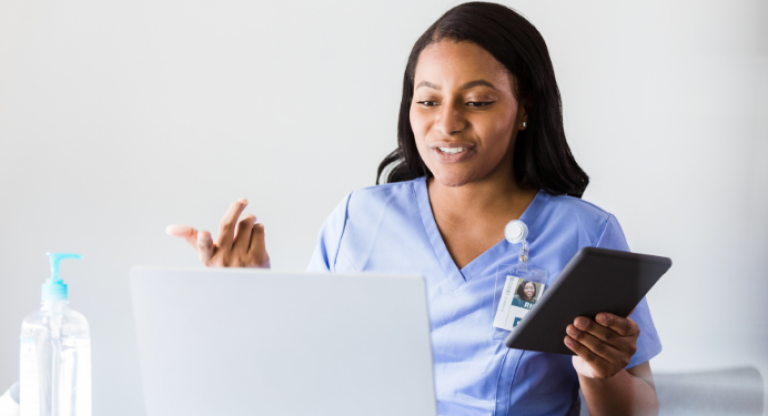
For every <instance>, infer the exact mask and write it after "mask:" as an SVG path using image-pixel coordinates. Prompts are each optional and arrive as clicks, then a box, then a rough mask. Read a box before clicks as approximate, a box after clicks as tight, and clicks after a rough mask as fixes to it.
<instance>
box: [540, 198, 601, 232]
mask: <svg viewBox="0 0 768 416" xmlns="http://www.w3.org/2000/svg"><path fill="white" fill-rule="evenodd" d="M542 194H544V195H545V198H547V203H546V207H545V208H544V211H548V213H549V214H550V215H557V216H558V217H563V219H567V220H580V222H582V223H585V222H586V223H587V224H591V223H596V224H605V222H606V221H607V220H608V219H609V218H610V217H612V216H613V214H611V213H610V212H608V211H606V210H605V209H603V208H601V207H599V206H597V205H595V204H593V203H591V202H588V201H585V200H583V199H581V198H576V197H573V196H569V195H552V194H547V193H544V192H543V191H542Z"/></svg>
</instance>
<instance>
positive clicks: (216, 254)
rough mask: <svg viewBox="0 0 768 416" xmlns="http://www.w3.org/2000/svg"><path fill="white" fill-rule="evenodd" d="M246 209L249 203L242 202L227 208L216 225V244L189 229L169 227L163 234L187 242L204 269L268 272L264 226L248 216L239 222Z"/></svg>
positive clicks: (205, 234)
mask: <svg viewBox="0 0 768 416" xmlns="http://www.w3.org/2000/svg"><path fill="white" fill-rule="evenodd" d="M247 205H248V200H246V199H245V198H242V199H238V200H237V201H235V202H233V203H232V205H230V206H229V209H228V210H227V212H226V214H224V217H223V218H222V219H221V223H220V224H219V235H218V236H217V237H216V242H215V243H214V242H213V239H212V237H211V233H209V232H208V231H198V230H196V229H194V228H192V227H190V226H188V225H179V224H175V225H169V226H168V227H167V228H166V229H165V232H166V234H168V235H171V236H174V237H179V238H183V239H185V240H187V242H188V243H189V244H190V245H191V246H192V248H194V249H195V251H196V252H197V254H198V255H199V256H200V261H201V262H203V264H204V265H206V266H211V267H265V268H269V267H270V264H269V255H268V254H267V248H266V245H265V242H264V226H263V225H261V224H258V223H256V217H255V216H254V215H251V214H248V215H245V216H243V218H242V219H240V214H242V213H243V210H244V209H245V207H246V206H247ZM238 219H239V221H238Z"/></svg>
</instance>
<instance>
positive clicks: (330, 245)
mask: <svg viewBox="0 0 768 416" xmlns="http://www.w3.org/2000/svg"><path fill="white" fill-rule="evenodd" d="M351 195H352V193H349V194H347V196H346V197H345V198H344V199H343V200H342V201H341V202H340V203H339V205H337V206H336V208H334V210H333V212H331V215H329V216H328V218H326V219H325V221H324V222H323V226H322V227H321V228H320V235H319V236H318V238H317V245H316V246H315V251H314V253H312V259H311V260H310V261H309V265H308V266H307V271H308V272H332V271H334V269H335V266H336V256H338V253H339V245H340V244H341V236H342V235H343V234H344V226H345V225H346V223H347V206H348V205H349V198H350V196H351Z"/></svg>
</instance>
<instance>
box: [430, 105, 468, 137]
mask: <svg viewBox="0 0 768 416" xmlns="http://www.w3.org/2000/svg"><path fill="white" fill-rule="evenodd" d="M466 127H467V120H466V119H465V118H464V115H463V114H462V112H461V110H460V109H458V108H456V105H455V104H454V103H451V102H447V103H445V104H443V105H442V107H441V108H440V111H439V112H438V113H437V120H435V129H437V131H439V132H440V133H442V134H444V135H446V136H451V135H454V134H456V133H461V132H462V131H464V129H465V128H466Z"/></svg>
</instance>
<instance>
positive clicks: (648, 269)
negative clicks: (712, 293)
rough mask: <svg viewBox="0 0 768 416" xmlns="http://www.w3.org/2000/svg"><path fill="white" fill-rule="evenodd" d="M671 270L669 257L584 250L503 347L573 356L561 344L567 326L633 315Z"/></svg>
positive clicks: (577, 254) (572, 260) (595, 249)
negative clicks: (600, 315) (609, 315)
mask: <svg viewBox="0 0 768 416" xmlns="http://www.w3.org/2000/svg"><path fill="white" fill-rule="evenodd" d="M671 266H672V260H670V259H668V258H666V257H659V256H651V255H648V254H637V253H627V252H625V251H616V250H608V249H603V248H596V247H585V248H583V249H581V250H580V251H579V252H578V253H576V255H575V256H573V258H572V259H571V261H570V262H568V264H567V265H566V266H565V268H564V269H563V271H562V273H560V276H559V277H558V279H557V281H556V282H555V283H554V284H552V287H550V288H549V289H548V290H547V292H546V293H545V294H544V295H542V297H541V299H540V300H539V301H538V302H537V305H536V307H535V308H533V310H531V312H530V313H528V314H527V315H526V316H525V318H524V319H523V320H522V322H520V324H518V325H517V327H516V328H515V330H514V331H513V332H512V333H511V334H509V336H508V337H507V339H506V340H505V341H504V342H505V344H506V345H507V347H509V348H515V349H521V350H531V351H540V352H551V353H557V354H568V355H575V353H574V352H573V351H571V350H570V349H568V347H567V346H566V345H565V343H564V341H563V340H564V339H565V335H566V334H565V328H566V327H567V326H568V324H570V323H572V322H573V320H574V319H576V317H578V316H586V317H588V318H591V319H595V317H596V316H597V314H598V313H600V312H608V313H612V314H614V315H617V316H622V317H626V316H629V314H630V313H631V312H632V310H633V309H634V308H635V306H637V304H638V303H640V301H641V300H642V299H643V296H645V294H646V293H648V291H649V290H651V288H652V287H653V285H654V284H656V282H657V281H658V280H659V278H661V276H662V275H664V273H666V272H667V270H669V268H670V267H671Z"/></svg>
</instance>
